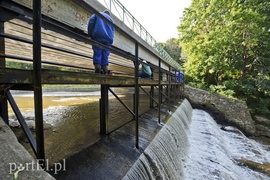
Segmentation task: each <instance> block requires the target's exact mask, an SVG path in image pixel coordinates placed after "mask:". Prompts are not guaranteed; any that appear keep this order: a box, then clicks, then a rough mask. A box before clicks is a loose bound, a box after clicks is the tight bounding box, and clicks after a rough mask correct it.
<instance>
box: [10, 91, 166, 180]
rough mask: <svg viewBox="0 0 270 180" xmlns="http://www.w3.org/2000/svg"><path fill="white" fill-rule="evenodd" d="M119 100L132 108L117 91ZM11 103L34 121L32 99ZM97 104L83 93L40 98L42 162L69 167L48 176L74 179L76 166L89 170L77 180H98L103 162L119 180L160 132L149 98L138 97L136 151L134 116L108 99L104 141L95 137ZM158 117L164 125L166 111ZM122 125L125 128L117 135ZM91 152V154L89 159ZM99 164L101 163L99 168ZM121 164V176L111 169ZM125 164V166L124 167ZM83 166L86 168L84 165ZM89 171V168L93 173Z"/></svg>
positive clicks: (23, 140)
mask: <svg viewBox="0 0 270 180" xmlns="http://www.w3.org/2000/svg"><path fill="white" fill-rule="evenodd" d="M118 96H119V97H120V98H121V100H122V101H123V102H124V103H125V104H126V105H127V106H128V107H129V108H130V109H132V108H133V101H132V98H133V96H132V94H123V93H122V92H121V91H120V93H119V94H118ZM14 99H15V101H16V102H17V104H18V106H19V108H20V110H21V111H22V114H23V116H24V118H25V119H26V121H34V112H33V104H34V103H33V97H32V96H31V95H29V94H28V95H22V96H21V95H15V96H14ZM99 99H100V96H99V95H98V93H97V94H95V93H90V94H86V95H85V93H83V92H82V93H81V94H77V95H75V96H73V95H72V93H70V92H69V93H62V94H61V93H60V94H58V95H56V94H55V93H53V92H50V93H47V92H46V93H45V95H44V97H43V107H44V110H43V112H44V115H43V118H44V122H45V125H46V128H45V131H44V133H45V154H46V159H48V162H49V164H50V165H51V166H53V164H54V163H57V162H63V160H64V161H65V163H67V165H66V166H67V168H69V170H68V171H65V172H59V173H58V174H52V175H54V176H55V177H57V179H62V178H63V179H65V178H66V177H73V176H74V175H75V174H77V177H78V172H80V170H79V169H77V168H75V167H81V168H82V169H85V168H88V170H86V169H85V171H82V172H80V173H79V174H81V175H79V176H80V177H81V178H84V177H85V176H89V173H91V174H92V175H91V177H102V176H101V174H102V172H101V171H99V170H98V167H99V166H101V164H102V163H105V162H107V163H106V166H107V168H106V169H107V170H109V169H110V171H112V172H114V176H115V177H121V176H123V175H124V174H125V172H126V171H128V169H129V168H130V167H131V166H132V163H134V162H135V160H136V158H137V157H139V155H140V153H141V152H142V151H143V149H144V148H146V146H147V145H148V144H149V143H150V141H151V140H152V139H153V138H154V136H155V134H156V133H157V132H158V131H159V130H160V128H161V127H162V126H161V125H159V124H158V123H157V120H158V118H157V117H158V111H157V108H156V109H155V108H154V109H152V112H151V111H150V108H149V106H150V104H149V97H147V96H146V95H144V94H141V95H140V105H139V111H140V114H143V113H144V115H142V117H140V119H141V121H140V130H139V132H140V142H139V143H140V144H139V145H140V148H139V149H136V148H135V122H134V121H131V120H132V115H131V114H130V113H129V112H128V111H127V110H126V109H125V107H124V106H123V105H122V104H121V103H120V102H119V101H118V100H117V99H116V98H115V97H113V96H110V98H109V121H108V132H111V133H110V134H109V135H105V136H104V135H101V134H100V133H99V132H100V129H99V128H100V122H99ZM146 112H147V113H146ZM9 113H10V118H11V119H14V115H13V113H12V110H11V109H9ZM161 116H162V119H163V120H164V119H165V118H166V116H168V113H167V109H166V108H165V109H163V110H162V112H161ZM12 123H16V120H12ZM47 124H49V125H47ZM124 124H125V126H123V127H121V128H120V129H119V130H116V129H117V128H118V127H120V126H122V125H124ZM13 130H14V132H15V134H17V137H18V139H19V141H20V142H21V143H22V144H23V145H24V146H25V147H26V149H27V150H28V151H29V152H30V153H31V154H32V155H33V156H34V153H33V152H32V150H31V148H30V146H29V143H28V142H27V140H26V138H25V136H24V134H23V133H22V132H21V129H20V128H13ZM115 130H116V131H115ZM33 133H34V131H33ZM89 153H90V154H92V155H91V156H90V154H89ZM106 155H107V156H106ZM100 156H102V157H107V158H106V159H107V160H102V162H101V159H102V158H101V157H100ZM116 156H117V157H118V162H115V161H113V160H112V159H111V160H109V161H108V159H110V158H112V157H116ZM83 160H85V161H86V162H84V161H83ZM97 161H100V163H101V164H100V163H97ZM119 161H124V162H122V165H121V166H124V167H125V168H123V167H122V170H123V172H122V171H121V170H120V169H119V168H118V171H116V170H115V168H113V167H111V166H112V165H113V164H114V165H115V167H117V166H120V164H119ZM125 162H126V163H127V164H128V165H126V166H125V164H126V163H125ZM83 164H84V166H82V165H83ZM103 166H104V165H103ZM104 167H105V166H104ZM89 169H92V171H90V170H89ZM85 173H86V174H85ZM83 174H85V175H83ZM106 176H107V175H106ZM106 176H104V177H106Z"/></svg>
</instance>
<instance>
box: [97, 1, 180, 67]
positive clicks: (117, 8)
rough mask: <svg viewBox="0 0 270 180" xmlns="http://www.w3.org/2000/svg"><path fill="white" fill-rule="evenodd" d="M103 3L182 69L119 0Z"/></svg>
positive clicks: (173, 65)
mask: <svg viewBox="0 0 270 180" xmlns="http://www.w3.org/2000/svg"><path fill="white" fill-rule="evenodd" d="M98 1H99V2H100V3H101V4H102V5H104V6H105V7H106V8H107V9H109V10H110V11H111V13H112V14H113V15H115V16H116V17H117V18H118V19H120V20H121V21H122V22H123V23H124V24H125V25H127V26H128V27H129V28H130V29H131V30H132V31H133V32H135V33H136V34H137V35H138V36H140V37H141V38H142V39H143V40H144V41H145V42H147V43H148V44H149V45H150V46H152V47H153V48H154V49H155V50H156V51H157V52H158V53H159V55H160V56H162V57H163V58H164V60H165V61H166V62H167V63H169V64H170V65H171V66H172V67H174V68H176V69H178V70H180V69H181V66H180V64H179V63H177V62H176V61H175V60H174V59H173V58H172V57H171V56H170V55H169V54H168V53H167V52H166V51H165V50H164V49H163V47H162V46H161V45H160V44H159V43H158V42H157V41H156V40H155V39H154V38H153V37H152V36H151V35H150V34H149V33H148V31H147V30H146V29H145V28H144V27H143V26H142V25H141V24H140V23H139V21H138V20H137V19H136V18H135V17H134V16H133V15H132V14H131V13H130V12H129V11H128V10H127V9H126V8H125V7H124V6H123V5H122V4H121V2H119V1H118V0H98Z"/></svg>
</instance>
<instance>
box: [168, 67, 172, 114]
mask: <svg viewBox="0 0 270 180" xmlns="http://www.w3.org/2000/svg"><path fill="white" fill-rule="evenodd" d="M171 70H172V68H171V66H169V74H168V80H169V86H168V94H167V95H168V99H169V100H168V101H169V111H171V102H170V101H171V91H172V88H171Z"/></svg>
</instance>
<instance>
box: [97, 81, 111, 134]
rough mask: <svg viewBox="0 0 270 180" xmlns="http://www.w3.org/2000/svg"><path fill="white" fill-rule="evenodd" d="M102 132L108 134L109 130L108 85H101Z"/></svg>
mask: <svg viewBox="0 0 270 180" xmlns="http://www.w3.org/2000/svg"><path fill="white" fill-rule="evenodd" d="M99 104H100V106H99V107H100V108H99V109H100V134H107V130H108V113H109V97H108V85H101V99H100V103H99Z"/></svg>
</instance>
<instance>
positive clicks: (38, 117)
mask: <svg viewBox="0 0 270 180" xmlns="http://www.w3.org/2000/svg"><path fill="white" fill-rule="evenodd" d="M33 79H34V104H35V124H36V143H37V159H40V160H41V161H39V163H40V165H41V166H43V167H45V151H44V131H43V106H42V84H41V0H33ZM43 160H44V161H43Z"/></svg>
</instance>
